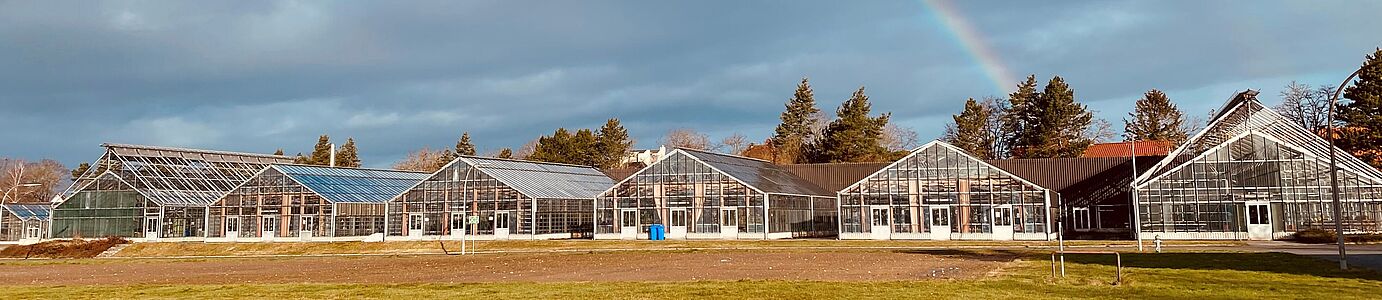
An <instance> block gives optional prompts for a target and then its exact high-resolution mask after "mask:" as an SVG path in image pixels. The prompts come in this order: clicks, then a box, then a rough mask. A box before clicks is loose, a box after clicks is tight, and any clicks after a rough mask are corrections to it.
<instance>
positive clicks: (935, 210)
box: [927, 206, 950, 241]
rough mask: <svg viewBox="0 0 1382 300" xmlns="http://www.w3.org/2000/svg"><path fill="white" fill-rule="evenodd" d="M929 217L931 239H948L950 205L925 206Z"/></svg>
mask: <svg viewBox="0 0 1382 300" xmlns="http://www.w3.org/2000/svg"><path fill="white" fill-rule="evenodd" d="M927 211H928V212H930V214H929V215H930V219H931V239H932V240H937V241H944V240H949V239H950V207H949V206H940V207H934V206H933V207H931V208H927Z"/></svg>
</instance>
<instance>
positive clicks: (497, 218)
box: [494, 211, 513, 239]
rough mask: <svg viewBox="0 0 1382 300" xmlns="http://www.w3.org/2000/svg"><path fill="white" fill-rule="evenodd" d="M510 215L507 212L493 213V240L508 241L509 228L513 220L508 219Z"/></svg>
mask: <svg viewBox="0 0 1382 300" xmlns="http://www.w3.org/2000/svg"><path fill="white" fill-rule="evenodd" d="M509 217H510V213H509V212H507V211H498V212H494V238H495V239H508V238H509V226H510V225H513V224H512V223H513V220H511V219H509Z"/></svg>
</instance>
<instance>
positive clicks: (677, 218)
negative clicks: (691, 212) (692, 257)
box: [667, 208, 687, 239]
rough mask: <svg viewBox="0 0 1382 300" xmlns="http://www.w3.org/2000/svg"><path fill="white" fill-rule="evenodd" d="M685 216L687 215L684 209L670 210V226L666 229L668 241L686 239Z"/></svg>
mask: <svg viewBox="0 0 1382 300" xmlns="http://www.w3.org/2000/svg"><path fill="white" fill-rule="evenodd" d="M686 215H687V214H686V209H685V208H674V209H672V222H671V224H670V225H671V226H668V228H667V238H670V239H684V238H686V225H687V224H686V223H687V217H686Z"/></svg>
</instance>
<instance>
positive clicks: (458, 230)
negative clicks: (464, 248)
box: [448, 212, 467, 238]
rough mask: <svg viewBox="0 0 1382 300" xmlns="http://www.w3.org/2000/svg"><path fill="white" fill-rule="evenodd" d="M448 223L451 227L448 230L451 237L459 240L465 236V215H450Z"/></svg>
mask: <svg viewBox="0 0 1382 300" xmlns="http://www.w3.org/2000/svg"><path fill="white" fill-rule="evenodd" d="M450 221H451V222H450V223H451V226H450V227H449V228H448V229H450V231H451V237H455V238H460V237H462V236H465V222H466V221H467V220H466V216H465V213H462V212H453V213H451V219H450Z"/></svg>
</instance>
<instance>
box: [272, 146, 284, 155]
mask: <svg viewBox="0 0 1382 300" xmlns="http://www.w3.org/2000/svg"><path fill="white" fill-rule="evenodd" d="M274 155H278V156H283V148H278V150H274Z"/></svg>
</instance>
